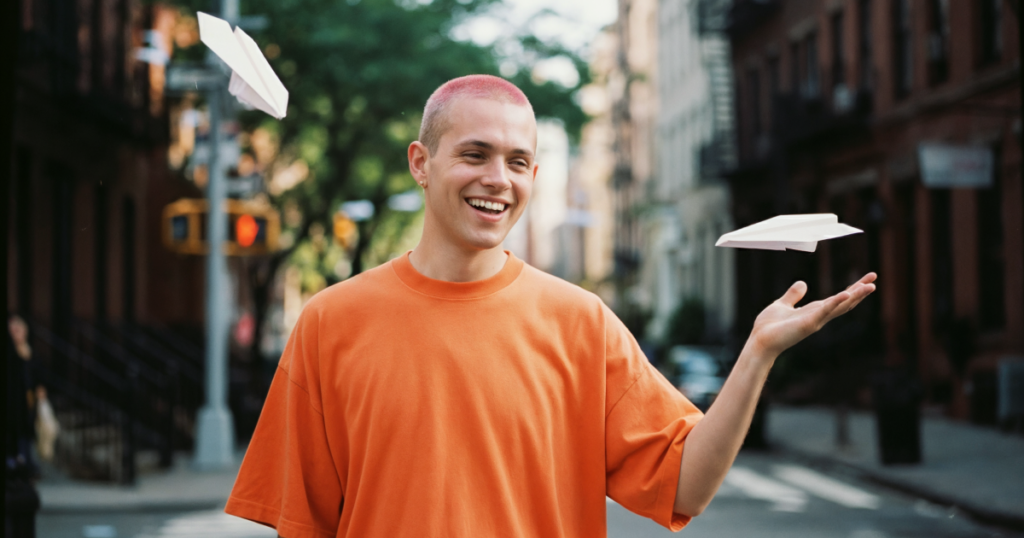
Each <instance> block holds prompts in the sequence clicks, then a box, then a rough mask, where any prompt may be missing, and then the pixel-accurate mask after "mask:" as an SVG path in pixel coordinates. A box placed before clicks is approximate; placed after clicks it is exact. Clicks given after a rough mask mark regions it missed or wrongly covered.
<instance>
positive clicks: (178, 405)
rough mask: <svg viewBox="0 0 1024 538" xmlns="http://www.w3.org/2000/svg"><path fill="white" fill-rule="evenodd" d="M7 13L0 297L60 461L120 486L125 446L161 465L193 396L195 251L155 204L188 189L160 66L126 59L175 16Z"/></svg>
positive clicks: (88, 4)
mask: <svg viewBox="0 0 1024 538" xmlns="http://www.w3.org/2000/svg"><path fill="white" fill-rule="evenodd" d="M18 9H19V18H20V21H19V24H18V27H19V33H18V38H17V39H18V50H17V65H16V71H15V80H14V85H15V91H14V93H15V113H14V136H13V151H12V154H13V159H12V162H10V163H8V164H7V166H10V177H11V178H12V179H13V180H12V181H11V182H10V183H9V184H8V185H6V186H5V188H7V189H9V193H8V194H9V207H7V208H6V209H5V218H7V219H8V245H9V246H8V251H7V253H6V254H7V263H8V267H9V271H8V273H7V274H8V278H7V282H6V283H5V285H6V286H7V296H8V303H7V305H6V307H7V309H8V312H12V313H13V312H17V313H20V314H21V315H22V316H24V317H25V318H26V319H27V320H28V321H29V324H30V327H31V334H32V338H33V342H32V343H33V348H34V349H35V362H37V363H39V364H40V365H41V366H42V367H43V368H42V370H43V371H45V372H46V375H45V376H44V377H45V382H46V383H47V384H48V385H49V386H50V387H49V388H50V394H51V400H52V401H53V403H54V406H55V407H56V408H57V412H58V418H60V419H61V423H62V426H63V433H62V435H61V437H60V438H59V443H58V460H59V461H58V463H66V464H67V465H66V467H67V468H69V469H70V470H72V471H73V472H78V473H79V474H83V475H87V476H91V477H95V478H106V479H117V480H124V481H130V480H131V478H132V476H131V475H132V473H133V472H134V470H133V469H134V458H132V457H131V454H133V453H134V451H135V449H136V448H146V447H160V448H161V449H162V450H163V452H164V453H163V454H162V455H163V457H164V458H165V459H166V458H167V457H168V454H167V453H168V452H169V449H170V448H173V447H174V445H176V444H180V441H181V437H182V436H184V437H187V436H190V435H191V433H190V428H189V426H188V422H189V421H190V420H191V419H190V417H189V414H190V412H189V411H188V409H189V408H190V406H191V407H194V406H195V405H196V403H197V402H199V401H201V394H199V393H198V392H197V391H198V387H200V386H201V376H202V373H201V368H202V366H201V360H202V350H201V348H200V347H198V346H197V344H198V342H197V339H196V338H194V337H195V336H199V335H201V331H202V327H203V325H202V324H203V297H204V278H203V276H204V273H203V268H204V264H203V259H202V258H201V257H186V256H182V255H178V254H173V253H171V252H170V251H168V250H167V249H166V248H164V247H163V244H162V242H161V239H160V237H161V236H160V219H161V214H162V210H163V207H164V206H165V205H166V204H168V203H169V202H171V201H173V200H175V199H177V198H179V197H182V196H192V197H195V196H199V195H200V193H199V191H198V190H197V189H196V188H195V187H194V186H192V185H191V184H190V183H189V182H186V181H185V180H183V179H180V178H178V177H176V176H175V175H174V174H172V173H171V172H170V171H169V169H168V166H167V144H168V136H169V132H170V131H169V128H168V120H167V118H168V115H167V112H166V106H165V105H166V104H165V97H164V93H163V80H164V77H163V75H164V67H163V65H161V62H160V61H159V59H158V58H157V61H155V62H153V61H150V62H144V61H140V60H139V59H138V57H137V53H138V51H139V50H141V49H148V51H149V53H153V54H155V55H156V56H159V51H170V50H171V49H172V46H171V39H172V31H173V29H174V25H175V21H176V18H177V11H176V10H174V9H169V8H164V7H161V6H160V5H159V4H152V3H144V2H139V1H137V0H91V1H84V0H21V1H20V2H19V6H18ZM150 59H151V60H152V58H150ZM164 59H165V60H166V58H164ZM170 328H175V329H177V331H172V330H167V329H170ZM144 329H146V330H144ZM150 330H151V331H150ZM182 330H184V332H183V331H182ZM158 333H159V334H162V335H163V336H158ZM187 333H192V335H193V338H192V339H190V338H187V337H182V335H183V334H187ZM175 334H176V335H177V336H175ZM161 338H164V339H165V340H161V341H160V342H158V341H157V340H158V339H161ZM187 388H191V389H192V390H193V393H192V394H183V393H182V392H181V391H183V390H185V389H187ZM171 395H173V398H174V399H169V398H170V397H171ZM133 424H134V425H133ZM176 436H177V441H175V437H176Z"/></svg>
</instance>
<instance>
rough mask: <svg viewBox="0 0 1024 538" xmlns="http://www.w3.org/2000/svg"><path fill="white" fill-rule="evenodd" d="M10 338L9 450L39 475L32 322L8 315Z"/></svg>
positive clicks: (8, 382) (8, 391)
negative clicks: (35, 454)
mask: <svg viewBox="0 0 1024 538" xmlns="http://www.w3.org/2000/svg"><path fill="white" fill-rule="evenodd" d="M7 337H8V340H7V341H8V352H7V435H8V437H7V439H8V441H7V442H8V445H9V446H8V449H7V452H8V456H9V457H11V456H13V457H14V458H15V459H17V460H18V461H21V462H24V465H26V466H27V467H28V469H30V470H31V471H32V473H33V474H35V462H34V460H33V457H32V443H33V442H34V441H35V422H36V420H35V419H36V393H35V388H36V382H35V377H36V376H35V375H34V372H33V364H32V346H31V345H30V344H29V340H28V325H27V324H26V323H25V320H23V319H22V318H21V316H19V315H17V314H13V315H10V316H8V318H7ZM12 443H13V444H12Z"/></svg>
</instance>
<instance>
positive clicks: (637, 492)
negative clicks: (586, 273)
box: [604, 307, 704, 531]
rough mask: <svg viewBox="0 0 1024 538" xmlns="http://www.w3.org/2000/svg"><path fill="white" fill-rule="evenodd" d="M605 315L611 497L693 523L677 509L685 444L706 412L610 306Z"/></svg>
mask: <svg viewBox="0 0 1024 538" xmlns="http://www.w3.org/2000/svg"><path fill="white" fill-rule="evenodd" d="M604 317H605V353H606V367H607V380H606V386H605V392H606V402H607V403H606V405H607V407H606V409H605V458H606V460H605V469H606V472H607V488H608V491H607V493H608V496H609V497H611V498H612V499H613V500H615V502H617V503H619V504H621V505H622V506H624V507H626V508H627V509H629V510H630V511H632V512H634V513H636V514H639V515H641V516H644V517H648V518H650V519H652V520H654V521H655V522H657V523H658V524H660V525H662V526H664V527H666V528H668V529H670V530H672V531H678V530H680V529H682V528H683V527H685V526H686V524H687V523H689V522H690V518H689V517H687V516H683V515H680V514H676V513H674V511H673V507H674V505H675V499H676V488H677V486H678V484H679V466H680V464H681V463H682V458H683V444H684V443H685V441H686V436H687V435H688V434H689V433H690V430H692V429H693V427H694V426H695V425H696V424H697V422H698V421H699V420H700V419H701V417H703V416H704V415H703V413H701V411H700V410H699V409H697V407H696V406H694V405H693V404H692V403H690V401H689V400H687V399H686V398H685V397H684V396H683V395H682V394H681V393H680V392H679V390H677V389H676V388H675V387H673V386H672V384H671V383H669V382H668V380H666V379H665V377H664V376H663V375H661V373H660V372H658V371H657V370H656V369H654V367H653V366H651V364H650V362H648V360H647V358H646V357H645V356H644V354H643V352H642V351H641V350H640V346H639V345H637V343H636V340H635V339H634V338H633V336H632V335H631V334H630V333H629V330H627V329H626V327H625V326H624V325H623V324H622V322H621V321H620V320H619V319H618V318H617V317H616V316H615V314H613V313H612V312H611V310H609V309H608V308H607V307H605V312H604Z"/></svg>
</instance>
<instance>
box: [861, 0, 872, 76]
mask: <svg viewBox="0 0 1024 538" xmlns="http://www.w3.org/2000/svg"><path fill="white" fill-rule="evenodd" d="M857 15H858V18H857V42H858V48H859V53H860V58H859V61H860V87H861V89H864V90H870V89H871V88H872V87H873V85H874V80H873V77H872V76H871V75H872V72H873V70H874V66H873V64H872V58H871V54H872V49H871V0H860V1H859V2H858V4H857Z"/></svg>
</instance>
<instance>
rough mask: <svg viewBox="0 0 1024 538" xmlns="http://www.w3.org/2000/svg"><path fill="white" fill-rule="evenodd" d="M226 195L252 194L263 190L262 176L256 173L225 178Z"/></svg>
mask: <svg viewBox="0 0 1024 538" xmlns="http://www.w3.org/2000/svg"><path fill="white" fill-rule="evenodd" d="M227 184H228V196H252V195H253V194H256V193H257V192H260V191H262V190H263V178H262V177H261V176H259V175H258V174H253V175H251V176H246V177H235V178H230V179H228V180H227Z"/></svg>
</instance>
